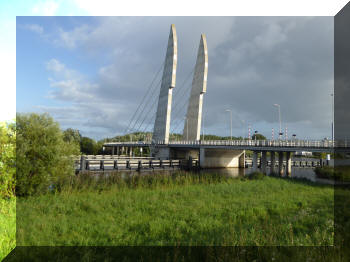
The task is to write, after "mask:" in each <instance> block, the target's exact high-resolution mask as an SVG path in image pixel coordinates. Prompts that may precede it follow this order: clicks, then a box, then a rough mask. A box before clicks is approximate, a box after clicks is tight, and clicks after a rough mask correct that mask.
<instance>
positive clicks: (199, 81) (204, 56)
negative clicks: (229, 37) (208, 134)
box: [152, 24, 208, 144]
mask: <svg viewBox="0 0 350 262" xmlns="http://www.w3.org/2000/svg"><path fill="white" fill-rule="evenodd" d="M176 67H177V35H176V29H175V25H173V24H172V25H171V27H170V34H169V40H168V47H167V52H166V56H165V64H164V69H163V76H162V83H161V87H160V92H159V99H158V106H157V112H156V118H155V122H154V128H153V137H152V141H154V142H156V143H157V142H158V141H162V142H163V141H164V143H165V144H168V143H169V133H170V118H171V106H172V95H173V89H174V88H175V83H176ZM207 75H208V49H207V41H206V37H205V35H204V34H202V35H201V38H200V43H199V48H198V54H197V61H196V65H195V69H194V75H193V81H192V89H191V95H190V99H189V104H188V108H187V114H186V120H185V125H184V131H183V139H185V140H199V139H200V131H201V121H202V107H203V94H204V93H205V92H206V89H207Z"/></svg>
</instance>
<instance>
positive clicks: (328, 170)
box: [315, 166, 350, 182]
mask: <svg viewBox="0 0 350 262" xmlns="http://www.w3.org/2000/svg"><path fill="white" fill-rule="evenodd" d="M315 174H316V176H317V177H318V178H326V179H332V180H337V181H347V182H348V181H350V167H348V166H337V167H335V168H334V167H330V166H324V167H316V168H315Z"/></svg>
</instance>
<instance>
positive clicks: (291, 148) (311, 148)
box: [104, 139, 350, 175]
mask: <svg viewBox="0 0 350 262" xmlns="http://www.w3.org/2000/svg"><path fill="white" fill-rule="evenodd" d="M104 146H105V147H112V155H114V153H115V148H116V149H117V152H116V153H117V155H119V154H123V153H126V154H130V156H131V155H132V148H134V147H141V148H142V147H150V148H151V149H152V148H153V149H156V150H155V152H157V150H158V156H157V157H158V158H159V159H162V158H163V159H169V156H170V154H169V152H170V151H169V150H170V149H171V150H175V151H178V152H180V151H181V150H182V151H187V152H188V154H185V158H188V159H191V158H192V157H193V155H191V154H193V151H197V152H198V154H197V156H198V158H199V160H200V167H204V168H212V167H243V166H244V162H245V161H244V158H245V153H244V152H245V150H251V151H253V170H257V168H258V154H261V161H260V162H261V165H260V169H261V171H262V172H263V173H266V166H267V164H268V160H267V152H270V156H271V157H270V158H271V159H270V161H271V163H272V165H271V166H272V168H271V173H275V170H274V167H275V163H276V162H277V163H278V165H277V166H278V172H277V173H278V174H280V175H283V174H284V167H285V171H286V174H287V175H291V170H292V153H293V152H298V151H299V152H300V151H307V152H326V153H332V152H334V151H336V152H350V143H349V145H348V143H347V141H330V140H296V139H295V140H204V141H200V140H199V141H186V140H184V141H169V143H167V144H166V143H164V141H156V142H154V141H153V142H149V141H139V142H110V143H105V144H104ZM157 148H158V149H157ZM159 150H163V151H162V152H166V154H163V155H162V153H159V152H161V151H159ZM167 150H168V151H167ZM230 152H232V153H230ZM275 153H278V154H277V158H278V159H276V156H275ZM284 163H286V164H284Z"/></svg>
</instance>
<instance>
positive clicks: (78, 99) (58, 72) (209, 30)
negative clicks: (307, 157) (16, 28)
mask: <svg viewBox="0 0 350 262" xmlns="http://www.w3.org/2000/svg"><path fill="white" fill-rule="evenodd" d="M73 20H74V25H75V26H73V27H69V28H66V27H65V26H63V25H62V24H59V29H58V34H57V37H56V38H55V39H54V40H53V43H54V44H55V45H56V46H58V47H62V48H64V49H68V50H69V52H80V53H81V54H83V55H84V57H85V61H87V60H88V61H90V62H91V63H93V64H94V65H95V67H96V65H99V66H98V70H96V73H95V75H94V76H89V78H87V77H86V76H84V75H82V74H80V73H79V72H78V71H79V70H78V69H76V70H73V69H70V68H67V66H66V65H64V63H62V62H60V61H59V60H58V59H52V60H50V61H49V62H48V63H47V64H46V67H47V70H48V71H49V72H50V74H52V76H51V78H50V85H51V87H52V92H51V93H50V97H51V98H52V99H55V100H59V101H65V102H68V103H71V104H72V106H73V107H72V108H71V110H69V113H72V112H74V113H75V114H76V116H77V117H78V116H79V114H81V115H82V116H83V117H82V118H83V119H84V120H79V121H81V123H80V122H79V123H80V124H79V125H80V126H81V127H82V128H83V130H90V131H87V132H92V131H91V130H96V129H98V130H99V132H100V134H101V137H105V136H106V135H103V132H105V134H117V133H120V132H123V130H124V129H125V127H126V126H127V125H128V121H129V120H130V119H131V117H132V114H133V112H134V111H135V110H136V108H137V107H138V105H139V104H140V103H141V102H142V101H144V100H141V98H142V97H143V95H144V94H145V92H146V90H147V87H148V85H149V83H151V81H152V79H153V77H154V75H155V73H156V72H157V71H158V70H159V69H160V70H161V69H162V68H161V65H162V63H163V61H164V55H165V51H166V44H167V37H168V35H169V27H170V24H171V23H174V24H175V25H176V28H177V35H178V52H179V53H178V68H177V85H176V87H175V89H174V97H173V114H172V127H174V126H175V125H176V126H177V128H176V130H174V131H176V132H179V131H180V132H182V128H183V116H184V114H185V111H186V109H187V102H186V99H187V97H188V94H189V90H190V87H191V82H192V79H191V75H190V74H189V73H190V72H191V71H192V70H193V66H194V64H195V60H196V56H197V49H198V44H199V39H200V34H201V33H205V34H206V35H207V41H208V49H209V50H208V53H209V75H208V88H207V93H206V94H205V96H204V117H205V119H204V121H205V128H206V130H207V132H212V133H217V134H221V135H227V114H226V113H225V110H226V109H228V108H230V109H232V111H233V116H234V123H233V125H234V127H235V128H236V129H235V130H236V132H238V133H239V134H241V133H242V127H243V125H242V122H241V120H243V119H244V120H245V121H246V124H247V123H250V124H252V125H253V126H254V128H258V130H261V132H262V133H265V134H266V135H267V136H269V134H270V133H271V128H272V127H274V128H275V130H277V129H278V116H277V111H276V108H274V107H273V104H275V103H278V104H281V112H282V123H283V126H284V125H288V129H289V130H290V133H294V132H298V136H299V134H300V135H301V134H305V136H307V135H310V133H312V136H313V137H324V136H326V135H327V134H328V133H327V132H328V129H329V128H328V127H329V123H330V119H331V112H330V103H331V100H330V98H329V94H330V93H331V92H332V91H331V90H332V88H333V20H332V18H327V17H93V18H91V19H90V20H89V21H87V20H86V19H84V20H80V19H79V18H73ZM161 72H162V71H160V75H161ZM160 75H159V76H158V78H157V80H156V81H155V83H158V80H159V79H160ZM188 75H189V76H190V77H189V78H188V79H187V78H186V76H188ZM186 79H187V81H186V82H185V80H186ZM183 82H185V84H184V85H183V84H182V83H183ZM158 88H159V87H158ZM151 91H152V92H150V93H152V96H150V99H149V101H148V104H147V105H148V106H145V107H144V108H143V110H142V112H143V114H144V115H147V114H146V113H147V112H150V113H149V116H148V117H147V116H142V115H141V116H140V117H139V122H140V123H141V122H142V120H144V121H143V127H142V128H144V127H145V126H147V124H148V130H152V124H153V121H154V120H153V118H152V112H153V111H152V110H154V109H152V106H153V107H154V108H155V107H156V105H157V98H158V94H159V93H158V92H159V89H157V88H156V84H155V88H153V89H152V90H151ZM146 100H147V99H146ZM140 101H141V102H140ZM144 102H146V101H144ZM145 104H146V103H145ZM46 109H47V110H49V108H46ZM56 109H57V108H56ZM65 112H66V111H62V113H61V114H62V115H65V119H66V120H65V121H66V122H65V123H70V122H69V119H70V118H71V116H70V115H69V114H68V112H66V113H65ZM55 114H57V115H59V110H58V109H57V110H56V111H55ZM137 126H138V124H137V125H136V127H137ZM173 129H174V128H173ZM303 130H304V131H305V130H307V131H310V133H308V134H306V133H305V132H306V131H305V132H304V131H303Z"/></svg>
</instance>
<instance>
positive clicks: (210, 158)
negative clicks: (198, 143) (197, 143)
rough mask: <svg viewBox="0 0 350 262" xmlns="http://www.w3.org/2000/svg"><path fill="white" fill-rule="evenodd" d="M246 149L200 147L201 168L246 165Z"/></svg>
mask: <svg viewBox="0 0 350 262" xmlns="http://www.w3.org/2000/svg"><path fill="white" fill-rule="evenodd" d="M244 158H245V151H242V150H226V149H214V148H202V147H201V148H200V149H199V164H200V167H201V168H228V167H244V162H245V161H244Z"/></svg>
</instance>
